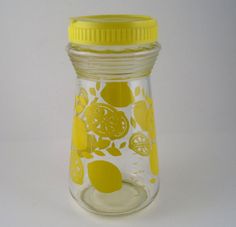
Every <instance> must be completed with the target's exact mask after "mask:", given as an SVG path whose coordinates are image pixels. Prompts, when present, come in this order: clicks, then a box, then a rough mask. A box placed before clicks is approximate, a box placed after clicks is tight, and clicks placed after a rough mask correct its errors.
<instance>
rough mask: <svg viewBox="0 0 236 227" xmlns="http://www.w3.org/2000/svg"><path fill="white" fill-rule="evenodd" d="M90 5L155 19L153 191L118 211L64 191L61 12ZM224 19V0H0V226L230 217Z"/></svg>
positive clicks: (235, 165) (65, 86) (231, 28)
mask: <svg viewBox="0 0 236 227" xmlns="http://www.w3.org/2000/svg"><path fill="white" fill-rule="evenodd" d="M101 13H140V14H148V15H152V16H154V17H157V18H158V20H159V24H160V43H161V44H162V50H161V52H160V57H159V59H158V65H156V67H155V68H154V71H153V76H152V88H153V97H154V99H155V104H156V107H157V109H158V111H157V112H156V114H157V116H158V117H157V116H156V119H157V127H158V135H159V138H158V140H159V144H160V146H159V147H160V149H159V150H160V152H159V154H160V165H161V191H160V194H159V198H158V200H157V201H156V202H155V203H154V204H153V205H152V206H151V207H149V208H148V209H146V210H145V211H143V212H140V213H138V214H136V215H132V216H129V217H123V218H104V217H97V216H94V215H90V214H88V213H86V212H84V211H83V210H81V209H77V208H76V206H75V204H74V203H73V201H71V200H70V197H69V193H68V190H67V169H68V159H69V147H70V139H69V136H70V133H71V121H72V119H71V118H72V106H73V95H74V78H75V72H74V69H73V68H72V65H71V63H70V62H69V58H68V57H67V55H66V52H65V50H64V49H65V45H66V43H67V25H68V22H69V20H68V18H69V17H70V16H77V15H86V14H101ZM235 21H236V1H235V0H225V1H222V0H197V1H196V0H178V1H176V0H165V1H158V0H120V1H117V0H86V1H85V0H48V1H40V0H21V1H16V0H11V1H10V0H1V1H0V27H1V32H0V50H1V51H0V75H1V77H0V106H1V109H0V179H1V187H0V226H3V227H11V226H12V227H15V226H17V227H31V226H46V227H47V226H48V227H49V226H50V227H51V226H58V227H60V226H86V227H87V226H88V227H89V226H94V225H95V224H97V223H98V224H101V225H102V226H110V225H114V226H120V225H123V226H181V227H184V226H188V227H189V226H191V227H192V226H207V227H208V226H214V227H215V226H227V227H228V226H230V227H231V226H236V218H235V217H236V210H235V209H236V205H235V204H236V201H235V192H236V185H235V184H236V176H235V173H236V157H235V154H236V146H235V141H236V120H235V116H236V101H235V97H236V70H235V69H236V42H235V40H236V26H235ZM89 224H90V225H89Z"/></svg>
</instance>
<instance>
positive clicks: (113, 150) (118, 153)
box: [107, 143, 121, 156]
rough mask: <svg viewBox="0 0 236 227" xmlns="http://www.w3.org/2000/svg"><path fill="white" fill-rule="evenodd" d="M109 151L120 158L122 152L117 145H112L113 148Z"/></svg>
mask: <svg viewBox="0 0 236 227" xmlns="http://www.w3.org/2000/svg"><path fill="white" fill-rule="evenodd" d="M107 151H108V152H109V153H110V154H111V155H113V156H120V155H121V152H120V150H119V149H117V148H116V147H115V144H114V143H112V146H111V147H109V148H108V149H107Z"/></svg>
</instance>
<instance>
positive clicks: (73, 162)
mask: <svg viewBox="0 0 236 227" xmlns="http://www.w3.org/2000/svg"><path fill="white" fill-rule="evenodd" d="M70 177H71V179H72V181H73V182H74V183H76V184H83V177H84V168H83V163H82V161H81V159H80V157H79V155H78V154H77V152H76V151H71V155H70Z"/></svg>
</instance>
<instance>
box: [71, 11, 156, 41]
mask: <svg viewBox="0 0 236 227" xmlns="http://www.w3.org/2000/svg"><path fill="white" fill-rule="evenodd" d="M68 32H69V42H70V43H75V44H85V45H133V44H145V43H152V42H155V41H157V37H158V25H157V22H156V20H155V19H153V18H152V17H149V16H143V15H123V14H118V15H93V16H81V17H74V18H71V21H70V25H69V29H68Z"/></svg>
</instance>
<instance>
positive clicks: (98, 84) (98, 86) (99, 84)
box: [96, 82, 101, 91]
mask: <svg viewBox="0 0 236 227" xmlns="http://www.w3.org/2000/svg"><path fill="white" fill-rule="evenodd" d="M100 87H101V83H100V82H97V83H96V89H97V91H98V90H99V89H100Z"/></svg>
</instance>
